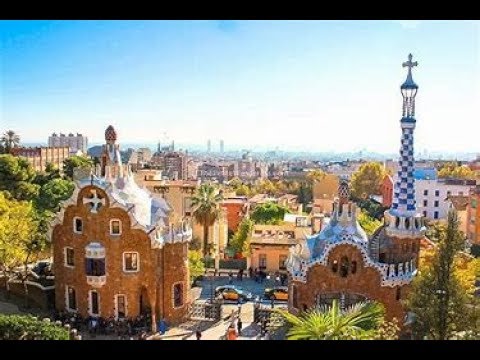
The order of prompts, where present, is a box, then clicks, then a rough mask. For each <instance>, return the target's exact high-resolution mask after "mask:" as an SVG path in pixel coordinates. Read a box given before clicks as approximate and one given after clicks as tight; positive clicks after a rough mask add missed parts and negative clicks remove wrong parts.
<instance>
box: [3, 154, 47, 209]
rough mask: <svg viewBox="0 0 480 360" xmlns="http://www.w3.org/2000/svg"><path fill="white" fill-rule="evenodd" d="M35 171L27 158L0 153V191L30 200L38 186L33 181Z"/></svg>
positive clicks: (36, 192) (35, 195) (19, 198)
mask: <svg viewBox="0 0 480 360" xmlns="http://www.w3.org/2000/svg"><path fill="white" fill-rule="evenodd" d="M35 176H36V173H35V170H34V169H33V168H32V166H31V165H30V163H29V162H28V161H27V159H25V158H23V157H15V156H12V155H10V154H6V155H0V191H6V192H8V194H9V195H10V196H11V197H13V198H15V199H17V200H32V199H34V198H36V197H37V196H38V193H39V191H40V186H39V185H37V184H34V183H33V180H34V179H35Z"/></svg>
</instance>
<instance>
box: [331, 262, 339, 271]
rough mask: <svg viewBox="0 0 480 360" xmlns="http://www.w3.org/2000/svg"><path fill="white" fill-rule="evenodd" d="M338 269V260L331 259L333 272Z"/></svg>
mask: <svg viewBox="0 0 480 360" xmlns="http://www.w3.org/2000/svg"><path fill="white" fill-rule="evenodd" d="M337 270H338V261H337V260H333V263H332V271H333V272H334V273H336V272H337Z"/></svg>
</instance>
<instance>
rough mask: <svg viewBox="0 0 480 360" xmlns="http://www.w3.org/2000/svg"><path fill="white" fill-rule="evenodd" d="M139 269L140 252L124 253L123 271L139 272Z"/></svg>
mask: <svg viewBox="0 0 480 360" xmlns="http://www.w3.org/2000/svg"><path fill="white" fill-rule="evenodd" d="M138 270H139V262H138V252H125V253H123V271H126V272H137V271H138Z"/></svg>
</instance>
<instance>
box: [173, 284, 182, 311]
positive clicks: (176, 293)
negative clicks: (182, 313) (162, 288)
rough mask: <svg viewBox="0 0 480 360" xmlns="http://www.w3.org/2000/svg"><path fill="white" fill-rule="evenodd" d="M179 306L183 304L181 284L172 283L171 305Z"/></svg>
mask: <svg viewBox="0 0 480 360" xmlns="http://www.w3.org/2000/svg"><path fill="white" fill-rule="evenodd" d="M181 306H183V284H182V283H178V284H175V285H173V307H175V308H178V307H181Z"/></svg>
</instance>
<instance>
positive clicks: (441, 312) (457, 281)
mask: <svg viewBox="0 0 480 360" xmlns="http://www.w3.org/2000/svg"><path fill="white" fill-rule="evenodd" d="M458 223H459V221H458V217H457V214H456V212H455V211H453V210H451V211H450V212H449V214H448V223H447V225H446V226H444V225H443V226H436V227H435V228H434V229H433V232H432V234H431V237H432V238H433V239H434V241H435V242H436V244H437V246H436V248H435V250H434V251H433V253H432V252H429V253H427V254H426V256H425V254H424V256H423V258H422V259H421V262H420V268H419V269H420V275H419V276H417V277H416V278H415V279H414V281H413V284H412V291H411V292H410V294H409V297H408V299H407V304H406V305H407V308H408V309H409V311H411V312H413V313H414V314H415V321H414V323H413V325H412V327H413V331H414V334H415V335H416V336H417V337H420V338H423V337H424V336H426V337H428V338H430V339H435V340H446V339H452V338H455V337H456V336H457V335H458V334H459V333H461V332H463V331H469V330H472V326H475V321H473V318H474V317H475V316H477V315H478V314H475V307H473V308H472V307H471V306H469V304H471V303H472V301H474V299H473V291H472V290H473V286H474V281H475V276H468V269H467V272H466V273H465V268H464V269H462V267H464V266H461V261H462V260H461V257H464V256H465V254H462V253H461V251H463V250H464V247H465V244H464V243H465V239H464V237H463V235H462V233H461V232H460V231H459V230H458ZM464 260H465V259H464ZM470 271H471V269H470Z"/></svg>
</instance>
